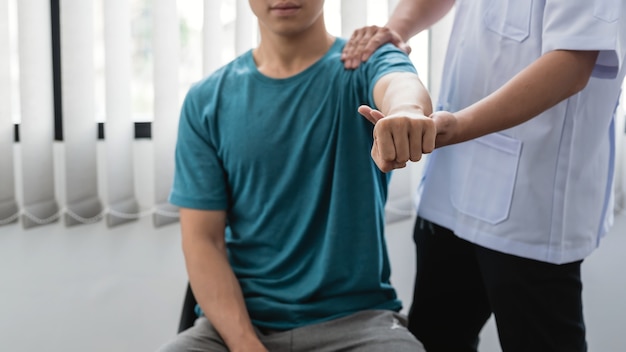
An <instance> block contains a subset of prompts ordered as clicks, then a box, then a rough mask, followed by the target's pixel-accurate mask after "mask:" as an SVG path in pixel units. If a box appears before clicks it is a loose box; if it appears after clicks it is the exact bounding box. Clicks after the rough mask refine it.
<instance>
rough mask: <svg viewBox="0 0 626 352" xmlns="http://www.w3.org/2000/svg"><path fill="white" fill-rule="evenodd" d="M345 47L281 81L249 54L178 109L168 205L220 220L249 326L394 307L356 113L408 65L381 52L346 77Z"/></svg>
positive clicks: (380, 183) (198, 87) (398, 55)
mask: <svg viewBox="0 0 626 352" xmlns="http://www.w3.org/2000/svg"><path fill="white" fill-rule="evenodd" d="M344 44H345V40H344V39H337V40H336V42H335V43H334V45H333V46H332V47H331V49H330V50H329V51H328V52H327V53H326V55H325V56H323V57H322V58H321V59H320V60H319V61H318V62H316V63H315V64H313V65H312V66H310V67H309V68H307V69H306V70H305V71H303V72H301V73H299V74H297V75H295V76H292V77H289V78H285V79H273V78H269V77H267V76H264V75H263V74H261V73H260V72H259V71H258V70H257V68H256V66H255V63H254V59H253V56H252V52H251V51H248V52H247V53H245V54H243V55H241V56H240V57H238V58H237V59H235V60H234V61H232V62H230V63H229V64H227V65H226V66H224V67H222V68H221V69H219V70H217V71H216V72H215V73H213V74H212V75H210V76H209V77H207V78H206V79H204V80H203V81H201V82H199V83H197V84H195V85H194V86H193V87H192V88H191V89H190V90H189V92H188V94H187V97H186V98H185V102H184V104H183V108H182V112H181V117H180V122H179V134H178V141H177V146H176V171H175V177H174V185H173V189H172V192H171V194H170V202H171V203H172V204H175V205H178V206H180V207H185V208H194V209H205V210H225V211H226V212H227V228H226V244H227V252H228V256H229V260H230V264H231V266H232V268H233V271H234V273H235V275H236V276H237V278H238V280H239V283H240V285H241V289H242V291H243V295H244V299H245V302H246V306H247V309H248V312H249V313H250V317H251V319H252V322H253V324H255V325H257V326H261V327H266V328H272V329H292V328H296V327H299V326H303V325H307V324H312V323H317V322H321V321H325V320H329V319H334V318H338V317H341V316H344V315H347V314H351V313H354V312H357V311H361V310H365V309H390V310H396V311H397V310H400V309H401V303H400V301H399V300H398V299H397V296H396V293H395V290H394V289H393V287H392V286H391V285H390V282H389V276H390V267H389V260H388V257H387V249H386V244H385V237H384V205H385V201H386V197H387V183H388V176H389V175H387V174H384V173H382V172H380V171H379V170H378V168H377V167H376V165H375V164H374V162H373V161H372V159H371V156H370V150H371V146H372V131H373V126H372V124H371V123H370V122H369V121H367V120H366V119H365V118H363V117H362V116H360V115H359V113H358V112H357V108H358V107H359V105H361V104H368V105H370V106H374V102H373V98H372V90H373V87H374V84H375V83H376V81H377V80H378V79H379V78H380V77H381V76H382V75H384V74H387V73H390V72H396V71H404V72H415V68H414V67H413V65H412V64H411V62H410V60H409V58H408V57H407V56H406V55H405V54H404V53H402V52H400V51H399V50H397V49H396V48H394V47H393V46H391V45H386V46H384V47H382V48H381V49H379V50H378V51H377V52H376V53H375V54H374V55H373V56H372V58H370V59H369V60H368V61H367V62H366V63H364V64H362V65H361V66H360V67H359V68H358V69H356V70H346V69H344V67H343V63H342V62H341V61H340V59H339V56H340V54H341V49H342V48H343V46H344Z"/></svg>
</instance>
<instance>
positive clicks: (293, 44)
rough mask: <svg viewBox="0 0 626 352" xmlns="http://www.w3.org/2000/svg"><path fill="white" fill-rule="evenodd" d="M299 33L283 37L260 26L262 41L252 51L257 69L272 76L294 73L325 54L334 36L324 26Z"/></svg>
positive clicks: (292, 74)
mask: <svg viewBox="0 0 626 352" xmlns="http://www.w3.org/2000/svg"><path fill="white" fill-rule="evenodd" d="M311 29H312V30H310V31H307V32H305V33H302V34H300V35H298V36H290V37H287V36H281V35H276V34H275V33H268V31H265V30H264V29H263V28H261V42H260V44H259V46H258V47H257V48H256V49H254V50H253V56H254V61H255V63H256V65H257V68H258V70H259V71H260V72H261V73H263V74H264V75H266V76H268V77H272V78H287V77H291V76H294V75H296V74H298V73H300V72H302V71H304V70H305V69H306V68H308V67H309V66H311V65H312V64H314V63H315V62H316V61H317V60H319V59H320V58H321V57H322V56H324V55H325V54H326V53H327V52H328V50H329V49H330V47H331V46H332V45H333V43H334V42H335V37H333V36H332V35H330V34H329V33H328V32H326V29H325V27H324V26H321V27H319V28H311Z"/></svg>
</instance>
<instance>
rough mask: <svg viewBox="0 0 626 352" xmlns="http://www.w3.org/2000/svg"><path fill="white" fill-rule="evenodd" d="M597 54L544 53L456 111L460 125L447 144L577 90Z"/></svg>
mask: <svg viewBox="0 0 626 352" xmlns="http://www.w3.org/2000/svg"><path fill="white" fill-rule="evenodd" d="M597 56H598V52H597V51H564V50H557V51H552V52H549V53H546V54H545V55H543V56H542V57H540V58H539V59H537V61H535V62H534V63H533V64H531V65H530V66H528V67H527V68H526V69H524V70H523V71H521V72H520V73H519V74H518V75H516V76H515V77H513V78H512V79H511V80H510V81H509V82H507V83H506V84H505V85H504V86H502V87H501V88H500V89H498V90H497V91H495V92H494V93H492V94H491V95H489V96H487V97H485V98H484V99H482V100H480V101H478V102H477V103H475V104H473V105H470V106H469V107H467V108H465V109H462V110H460V111H458V112H456V113H455V115H456V118H457V120H458V124H459V127H458V128H457V134H456V135H455V136H454V138H453V140H451V141H450V142H449V143H447V144H454V143H460V142H464V141H467V140H470V139H473V138H477V137H481V136H484V135H486V134H489V133H493V132H497V131H501V130H505V129H507V128H511V127H514V126H517V125H519V124H521V123H524V122H526V121H528V120H530V119H532V118H533V117H535V116H537V115H539V114H540V113H542V112H544V111H546V110H548V109H549V108H551V107H553V106H555V105H556V104H558V103H559V102H561V101H563V100H565V99H567V98H569V97H570V96H572V95H574V94H576V93H578V92H580V91H581V90H582V89H583V88H584V87H585V86H586V85H587V82H588V81H589V78H590V77H591V73H592V71H593V67H594V65H595V62H596V59H597Z"/></svg>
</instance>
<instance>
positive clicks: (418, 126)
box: [358, 105, 437, 172]
mask: <svg viewBox="0 0 626 352" xmlns="http://www.w3.org/2000/svg"><path fill="white" fill-rule="evenodd" d="M358 111H359V113H360V114H361V115H363V117H365V118H366V119H367V120H369V121H370V122H371V123H373V124H374V143H373V145H372V151H371V155H372V159H373V160H374V162H375V163H376V166H378V168H379V169H380V170H381V171H382V172H389V171H391V170H394V169H400V168H403V167H405V166H406V164H407V162H409V161H419V160H420V159H421V158H422V154H427V153H430V152H432V151H433V149H435V136H436V132H437V130H436V128H435V122H434V120H433V119H431V118H430V117H426V116H424V115H423V114H421V113H415V112H408V111H407V112H398V113H393V114H389V115H387V116H385V115H384V114H383V113H382V112H380V111H378V110H376V109H372V108H371V107H369V106H367V105H361V106H360V107H359V109H358Z"/></svg>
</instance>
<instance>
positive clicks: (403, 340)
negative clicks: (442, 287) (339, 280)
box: [159, 310, 425, 352]
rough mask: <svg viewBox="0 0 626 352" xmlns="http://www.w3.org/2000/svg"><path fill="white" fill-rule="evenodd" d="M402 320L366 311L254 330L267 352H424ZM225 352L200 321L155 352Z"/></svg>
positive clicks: (388, 313)
mask: <svg viewBox="0 0 626 352" xmlns="http://www.w3.org/2000/svg"><path fill="white" fill-rule="evenodd" d="M406 323H407V321H406V317H405V316H404V315H402V314H399V313H396V312H393V311H388V310H367V311H362V312H358V313H355V314H351V315H348V316H345V317H342V318H339V319H334V320H330V321H327V322H323V323H319V324H313V325H307V326H303V327H300V328H296V329H292V330H286V331H271V332H268V331H262V330H261V329H256V333H257V335H258V336H259V339H260V340H261V342H262V343H263V344H264V345H265V347H266V348H267V349H268V350H269V351H270V352H309V351H311V352H335V351H346V352H348V351H358V352H424V351H425V350H424V347H423V346H422V344H421V343H420V342H419V341H418V340H417V339H416V338H415V337H414V336H413V335H412V334H411V333H410V332H409V331H408V330H407V328H406ZM192 351H193V352H196V351H197V352H201V351H202V352H228V348H226V345H225V344H224V341H223V340H222V338H221V337H220V336H219V334H218V333H217V331H216V330H215V329H214V328H213V326H212V325H211V323H210V322H209V321H208V320H207V319H206V318H204V317H202V318H199V319H198V320H196V323H195V325H194V326H193V327H191V328H189V329H187V330H185V331H184V332H182V333H180V334H179V335H177V337H176V338H175V339H174V340H173V341H171V342H170V343H168V344H167V345H165V346H163V347H161V349H159V352H192Z"/></svg>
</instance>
